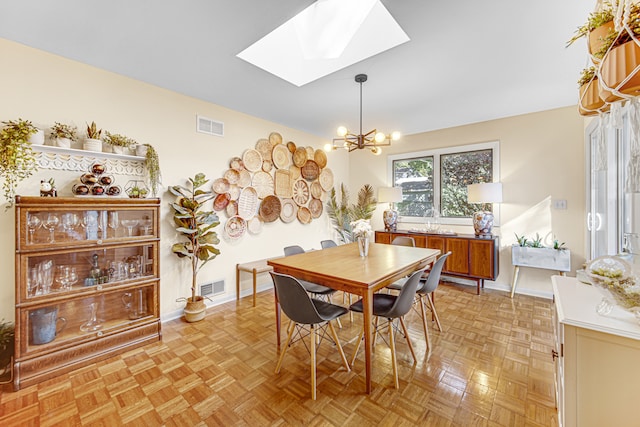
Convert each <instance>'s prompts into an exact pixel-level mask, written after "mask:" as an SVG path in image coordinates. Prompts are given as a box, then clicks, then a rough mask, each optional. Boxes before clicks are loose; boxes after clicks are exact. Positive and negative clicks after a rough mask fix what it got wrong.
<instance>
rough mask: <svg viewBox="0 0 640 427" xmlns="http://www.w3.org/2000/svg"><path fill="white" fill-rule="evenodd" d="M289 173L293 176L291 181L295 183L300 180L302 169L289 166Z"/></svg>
mask: <svg viewBox="0 0 640 427" xmlns="http://www.w3.org/2000/svg"><path fill="white" fill-rule="evenodd" d="M289 173H290V174H291V181H295V180H296V179H298V178H300V168H299V167H297V166H294V165H291V166H289Z"/></svg>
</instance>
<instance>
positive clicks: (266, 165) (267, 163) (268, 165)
mask: <svg viewBox="0 0 640 427" xmlns="http://www.w3.org/2000/svg"><path fill="white" fill-rule="evenodd" d="M271 169H273V162H272V161H271V160H263V161H262V170H263V171H265V172H271Z"/></svg>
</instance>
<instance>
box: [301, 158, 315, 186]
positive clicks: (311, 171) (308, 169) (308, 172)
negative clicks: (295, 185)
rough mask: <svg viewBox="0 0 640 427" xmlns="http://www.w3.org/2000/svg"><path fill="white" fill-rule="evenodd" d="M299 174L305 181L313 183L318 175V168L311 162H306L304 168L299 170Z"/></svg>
mask: <svg viewBox="0 0 640 427" xmlns="http://www.w3.org/2000/svg"><path fill="white" fill-rule="evenodd" d="M300 174H301V175H302V177H303V178H304V179H306V180H307V181H315V180H316V179H318V176H319V175H320V168H319V167H318V164H317V163H316V162H314V161H313V160H307V161H306V162H305V164H304V166H302V167H301V168H300Z"/></svg>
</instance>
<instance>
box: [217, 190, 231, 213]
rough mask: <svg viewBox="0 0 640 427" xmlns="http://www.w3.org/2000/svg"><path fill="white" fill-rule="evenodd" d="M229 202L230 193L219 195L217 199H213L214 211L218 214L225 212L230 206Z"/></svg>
mask: <svg viewBox="0 0 640 427" xmlns="http://www.w3.org/2000/svg"><path fill="white" fill-rule="evenodd" d="M229 200H231V197H230V196H229V193H222V194H218V195H217V196H216V198H215V199H213V210H214V211H217V212H219V211H221V210H224V209H225V208H226V207H227V205H228V204H229Z"/></svg>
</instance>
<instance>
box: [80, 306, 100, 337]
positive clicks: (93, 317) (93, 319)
mask: <svg viewBox="0 0 640 427" xmlns="http://www.w3.org/2000/svg"><path fill="white" fill-rule="evenodd" d="M89 308H90V310H91V314H90V316H89V320H88V321H87V322H85V323H83V324H82V325H80V330H81V331H82V332H91V331H97V330H98V329H100V328H102V322H101V321H100V320H99V319H98V303H97V302H92V303H91V304H89Z"/></svg>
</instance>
